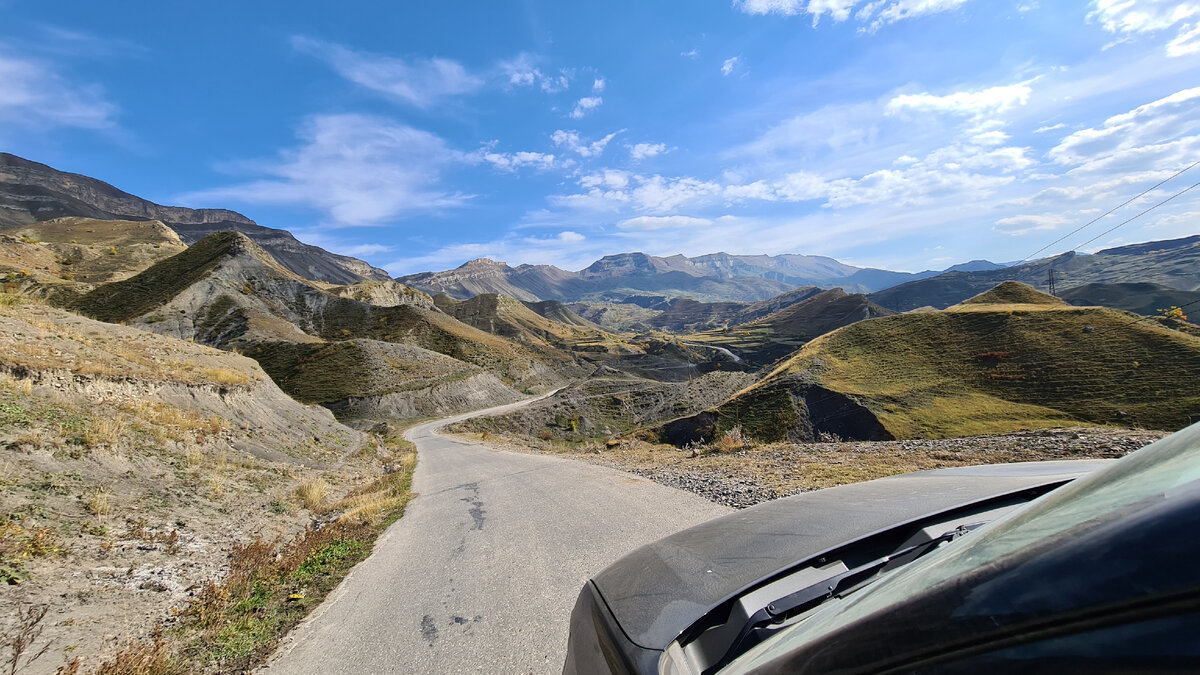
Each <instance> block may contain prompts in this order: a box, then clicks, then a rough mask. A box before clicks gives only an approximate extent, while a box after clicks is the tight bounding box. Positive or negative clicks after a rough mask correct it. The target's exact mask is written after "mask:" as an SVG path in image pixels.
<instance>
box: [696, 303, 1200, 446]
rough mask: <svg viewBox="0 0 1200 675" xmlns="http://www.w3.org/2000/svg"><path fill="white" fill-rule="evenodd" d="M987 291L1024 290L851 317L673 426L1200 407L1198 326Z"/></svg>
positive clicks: (964, 431) (864, 426)
mask: <svg viewBox="0 0 1200 675" xmlns="http://www.w3.org/2000/svg"><path fill="white" fill-rule="evenodd" d="M990 297H991V298H992V299H1001V300H1006V299H1009V300H1010V299H1023V300H1026V302H1022V303H1000V304H991V303H988V302H986V300H987V299H988V298H989V296H988V295H987V294H985V295H984V296H983V297H982V298H977V299H976V300H977V301H976V302H970V303H963V304H961V305H958V306H956V307H953V308H950V309H948V310H946V311H941V312H928V313H916V314H904V315H897V316H890V317H883V318H880V319H875V320H872V321H863V322H859V323H855V324H853V325H850V326H847V327H845V328H842V329H840V330H837V331H834V332H832V333H829V334H827V335H824V336H821V337H819V338H817V339H815V340H813V341H812V342H810V343H809V344H807V345H805V347H804V348H803V349H801V350H800V351H799V352H798V353H797V354H796V355H795V356H793V357H792V358H790V359H789V360H788V361H786V362H784V363H783V364H782V365H781V366H780V367H779V368H777V369H776V370H775V371H774V372H772V373H771V374H770V375H769V376H768V377H766V378H765V379H764V380H762V381H761V382H760V383H758V384H756V385H755V386H754V387H751V388H750V389H748V390H746V391H744V392H742V393H740V394H739V395H738V396H736V397H734V398H733V399H731V400H730V401H728V402H726V403H725V404H723V405H722V406H721V407H720V408H718V409H717V410H716V411H713V412H712V413H709V417H708V418H707V419H705V420H692V421H691V422H690V423H689V424H685V425H681V426H679V427H677V428H675V429H674V432H675V433H676V434H677V435H678V434H683V435H687V434H693V435H694V434H696V433H700V432H703V433H707V434H709V435H711V434H712V433H719V432H720V431H722V430H724V429H728V428H732V427H733V426H735V425H739V424H740V425H741V426H743V427H744V429H745V430H746V431H747V432H748V433H750V434H751V435H753V436H756V437H758V438H761V439H763V440H774V439H779V438H786V437H793V438H804V437H808V438H811V437H812V436H814V435H819V434H820V433H822V432H828V433H835V434H837V435H839V436H842V437H845V438H888V437H894V438H917V437H930V438H940V437H953V436H962V435H968V434H978V433H1000V432H1008V431H1014V430H1020V429H1033V428H1041V427H1050V426H1063V425H1073V424H1081V423H1084V424H1116V425H1120V426H1132V427H1144V428H1152V429H1166V430H1173V429H1178V428H1181V427H1183V426H1185V425H1187V424H1189V423H1190V422H1192V421H1195V420H1196V419H1197V418H1200V389H1197V387H1196V382H1198V381H1200V339H1197V338H1196V337H1194V336H1192V335H1189V334H1187V333H1184V332H1181V331H1176V330H1171V329H1168V328H1164V327H1162V326H1160V325H1158V324H1156V323H1155V322H1151V321H1142V320H1138V318H1137V317H1134V316H1133V315H1130V314H1127V313H1124V312H1119V311H1115V310H1111V309H1105V308H1075V307H1069V306H1065V305H1062V304H1060V303H1059V302H1058V301H1057V300H1056V299H1054V298H1050V297H1049V296H1044V295H1043V294H1039V293H1037V291H1034V290H1033V289H1031V288H1028V287H1026V288H1025V289H1014V288H1002V289H999V290H998V291H997V292H996V293H994V294H992V295H991V296H990ZM1046 298H1049V300H1046ZM979 300H982V301H979ZM702 435H703V434H702Z"/></svg>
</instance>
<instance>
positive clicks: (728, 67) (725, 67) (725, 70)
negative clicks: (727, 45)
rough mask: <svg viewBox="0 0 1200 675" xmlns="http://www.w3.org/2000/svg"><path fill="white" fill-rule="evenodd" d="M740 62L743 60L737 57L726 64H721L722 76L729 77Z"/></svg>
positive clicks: (726, 61) (728, 60)
mask: <svg viewBox="0 0 1200 675" xmlns="http://www.w3.org/2000/svg"><path fill="white" fill-rule="evenodd" d="M740 60H741V58H740V57H737V56H734V57H732V58H728V59H725V63H722V64H721V74H722V75H729V74H730V73H732V72H733V69H734V68H736V67H737V65H738V62H739V61H740Z"/></svg>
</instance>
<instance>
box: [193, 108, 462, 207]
mask: <svg viewBox="0 0 1200 675" xmlns="http://www.w3.org/2000/svg"><path fill="white" fill-rule="evenodd" d="M297 135H298V136H299V140H300V144H299V145H298V146H297V147H295V148H292V149H288V150H284V151H282V152H280V153H279V157H278V158H276V159H274V160H266V161H256V162H245V163H242V164H240V165H239V166H238V168H240V169H242V170H245V171H252V172H254V173H257V174H265V175H267V176H268V177H267V178H262V179H259V180H253V181H250V182H246V183H242V184H239V185H232V186H228V187H221V188H213V189H209V190H202V191H199V192H193V193H190V194H187V195H183V196H181V197H180V198H179V199H180V200H181V201H183V202H185V203H190V204H204V205H214V206H219V205H221V204H222V203H224V202H228V201H233V202H241V203H246V204H283V205H294V206H306V207H310V208H313V209H316V210H318V211H321V212H322V213H324V214H325V216H326V218H327V219H328V220H327V224H329V225H334V226H353V225H379V224H384V223H386V222H388V221H391V220H394V219H396V218H399V217H404V216H411V215H414V214H418V213H430V212H436V211H439V210H442V209H445V208H450V207H455V206H459V205H461V204H462V203H463V202H464V201H466V200H467V199H468V198H469V197H468V196H466V195H462V194H458V193H450V192H447V191H446V190H445V189H443V188H442V187H441V186H440V179H441V175H442V173H443V172H444V171H445V170H446V169H447V168H449V167H450V166H451V165H454V164H458V163H462V162H469V161H471V160H470V158H469V156H467V155H464V154H463V153H460V152H457V151H455V150H452V149H450V148H448V147H447V146H446V144H445V142H444V141H443V140H442V139H441V138H440V137H438V136H435V135H434V134H431V133H429V132H426V131H421V130H419V129H414V128H412V127H410V126H407V125H404V124H400V123H398V122H394V121H392V120H388V119H384V118H379V117H373V116H369V115H354V114H343V115H317V116H314V117H310V118H309V119H308V120H306V121H305V123H304V124H303V125H302V126H301V128H300V130H299V131H298V133H297Z"/></svg>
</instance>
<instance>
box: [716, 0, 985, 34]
mask: <svg viewBox="0 0 1200 675" xmlns="http://www.w3.org/2000/svg"><path fill="white" fill-rule="evenodd" d="M966 2H967V0H868V2H866V4H863V6H862V7H861V8H859V10H858V11H857V12H854V8H855V7H858V6H859V5H860V4H862V0H734V3H733V4H734V6H735V7H737V8H739V9H741V10H742V11H743V12H745V13H747V14H782V15H784V16H794V15H796V14H808V15H809V16H811V17H812V20H813V26H814V27H815V26H817V25H818V24H819V23H820V21H821V17H823V16H825V15H826V14H828V15H829V17H830V18H831V19H833V21H834V23H840V22H842V21H846V20H847V19H849V18H850V16H851V14H852V13H853V14H854V18H855V19H856V20H858V21H859V22H861V23H866V24H867V27H866V28H865V30H868V31H873V30H877V29H879V28H880V27H882V26H884V25H887V24H891V23H895V22H897V21H901V20H903V19H911V18H914V17H918V16H924V15H926V14H937V13H939V12H946V11H949V10H952V9H957V8H959V7H961V6H962V5H964V4H966Z"/></svg>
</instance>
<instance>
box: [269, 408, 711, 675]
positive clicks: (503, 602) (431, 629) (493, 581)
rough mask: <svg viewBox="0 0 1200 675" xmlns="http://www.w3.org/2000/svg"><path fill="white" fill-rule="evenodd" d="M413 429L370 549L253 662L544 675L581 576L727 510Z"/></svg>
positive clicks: (433, 428) (304, 667) (327, 669)
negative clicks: (404, 498)
mask: <svg viewBox="0 0 1200 675" xmlns="http://www.w3.org/2000/svg"><path fill="white" fill-rule="evenodd" d="M529 402H530V401H523V402H521V403H517V404H513V405H510V406H501V407H499V408H492V409H489V410H487V411H481V412H477V413H472V414H468V415H457V416H454V417H451V418H447V419H443V420H438V421H436V422H430V423H427V424H422V425H419V426H416V427H413V428H412V429H410V430H409V431H408V433H407V434H406V436H407V437H408V438H409V440H411V441H413V442H414V443H415V444H416V446H417V450H418V453H419V454H418V457H419V459H418V463H417V469H416V474H415V476H414V478H413V489H414V490H415V491H416V492H417V493H418V496H417V498H416V499H414V500H413V501H412V502H411V503H410V504H409V505H408V508H407V510H406V512H405V515H404V517H403V518H402V519H400V521H399V522H397V523H396V524H395V525H393V526H392V527H391V528H389V529H388V531H387V532H386V533H384V535H383V536H382V537H380V539H379V541H378V543H377V544H376V546H375V551H374V553H373V554H372V555H371V557H370V558H368V559H367V560H365V561H363V563H361V564H360V565H359V566H358V567H356V568H355V569H354V571H353V572H352V573H351V575H350V576H349V577H348V578H347V579H346V580H345V581H344V582H343V583H342V585H341V586H340V587H339V588H338V589H337V590H336V591H334V592H333V593H332V594H331V595H330V597H329V598H327V599H326V601H325V602H324V603H323V604H322V605H321V606H320V607H319V608H318V609H317V610H316V611H315V612H314V613H313V615H312V616H311V617H310V618H309V619H308V620H307V621H306V622H305V623H303V624H301V625H300V626H299V627H298V628H297V629H296V630H295V631H294V632H293V633H292V635H291V636H289V638H288V640H287V641H286V643H285V644H284V646H283V647H282V648H281V649H280V650H279V652H278V653H277V655H276V656H275V658H274V659H273V660H272V661H271V663H270V664H269V665H268V666H267V667H266V668H267V669H269V670H270V671H272V672H281V673H289V674H290V673H318V674H320V675H331V674H333V673H388V672H393V673H460V672H488V673H556V672H561V670H562V662H563V658H564V656H565V654H566V639H567V628H568V620H569V617H570V612H571V607H572V606H573V604H574V602H575V597H576V595H577V594H578V593H579V589H580V588H581V587H582V585H583V583H584V582H585V581H586V580H587V579H588V578H589V577H591V576H593V575H594V574H595V573H596V572H598V571H600V570H601V569H602V568H604V567H605V566H607V565H608V564H609V563H611V562H613V561H614V560H616V559H617V558H619V557H620V556H621V555H623V554H624V553H626V552H627V551H629V550H631V549H633V548H636V547H637V546H640V545H642V544H645V543H648V542H650V541H654V540H655V539H659V538H661V537H663V536H665V535H667V534H670V533H672V532H675V531H678V530H680V529H683V528H685V527H688V526H691V525H694V524H696V523H699V522H703V521H705V520H708V519H709V518H713V517H715V516H718V515H722V514H724V513H727V512H728V511H729V509H728V508H726V507H723V506H719V505H716V504H713V503H711V502H709V501H707V500H705V499H703V498H701V497H699V496H697V495H694V494H692V493H689V492H683V491H680V490H675V489H672V488H668V487H664V486H661V485H658V484H655V483H652V482H650V481H648V480H646V479H643V478H640V477H637V476H634V475H631V474H627V473H623V472H620V471H616V470H613V469H607V468H604V467H598V466H594V465H591V464H587V463H584V462H573V461H571V460H567V459H559V458H556V457H548V456H541V455H526V454H519V453H512V452H504V451H498V450H491V449H487V448H486V447H483V446H482V445H480V444H474V443H468V442H463V441H459V440H455V439H451V438H447V437H444V436H440V435H438V434H437V429H438V428H439V427H441V426H443V425H445V424H448V423H451V422H455V421H458V420H461V419H465V418H467V417H471V416H473V415H479V414H489V413H496V412H503V411H505V410H509V409H512V408H514V407H517V406H520V405H524V404H527V403H529Z"/></svg>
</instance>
